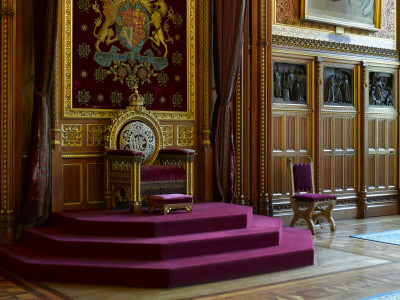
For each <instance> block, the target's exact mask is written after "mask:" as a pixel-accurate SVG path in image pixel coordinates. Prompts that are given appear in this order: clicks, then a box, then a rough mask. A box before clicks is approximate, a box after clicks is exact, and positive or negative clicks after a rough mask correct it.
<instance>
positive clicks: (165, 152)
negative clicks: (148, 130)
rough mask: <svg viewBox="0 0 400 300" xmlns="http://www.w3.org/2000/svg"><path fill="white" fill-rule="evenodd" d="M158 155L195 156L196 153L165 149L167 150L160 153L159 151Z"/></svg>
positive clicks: (186, 150)
mask: <svg viewBox="0 0 400 300" xmlns="http://www.w3.org/2000/svg"><path fill="white" fill-rule="evenodd" d="M158 154H166V155H189V156H194V154H195V151H194V150H192V149H175V148H165V149H160V151H158Z"/></svg>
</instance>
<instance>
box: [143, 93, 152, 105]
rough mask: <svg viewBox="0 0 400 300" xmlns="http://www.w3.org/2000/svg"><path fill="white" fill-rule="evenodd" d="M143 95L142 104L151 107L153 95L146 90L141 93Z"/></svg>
mask: <svg viewBox="0 0 400 300" xmlns="http://www.w3.org/2000/svg"><path fill="white" fill-rule="evenodd" d="M143 97H144V106H145V107H151V105H152V104H153V102H154V95H153V94H152V93H150V92H147V93H146V94H144V95H143Z"/></svg>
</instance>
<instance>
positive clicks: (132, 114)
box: [106, 89, 164, 165]
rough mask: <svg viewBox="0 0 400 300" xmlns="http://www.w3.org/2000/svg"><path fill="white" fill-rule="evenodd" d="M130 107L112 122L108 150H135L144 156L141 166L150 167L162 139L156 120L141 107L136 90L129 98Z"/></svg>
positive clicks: (162, 146) (141, 102)
mask: <svg viewBox="0 0 400 300" xmlns="http://www.w3.org/2000/svg"><path fill="white" fill-rule="evenodd" d="M129 102H130V105H129V106H128V107H127V108H126V110H125V111H122V112H121V113H120V115H119V117H118V118H116V119H114V120H113V121H112V124H111V125H110V127H109V133H108V135H107V137H106V140H107V146H106V148H108V149H109V150H117V149H120V150H137V151H141V152H143V154H144V158H143V161H142V164H145V165H150V164H152V163H153V162H154V161H155V159H156V158H157V155H158V151H159V150H160V148H164V139H163V135H162V131H161V127H160V124H159V122H158V120H157V119H156V118H155V117H154V116H153V115H152V114H151V113H149V112H147V111H146V109H145V108H144V107H143V97H142V96H141V95H139V93H138V91H137V89H136V90H135V93H134V94H132V95H131V96H130V97H129Z"/></svg>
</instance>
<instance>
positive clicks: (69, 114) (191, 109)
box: [62, 0, 196, 120]
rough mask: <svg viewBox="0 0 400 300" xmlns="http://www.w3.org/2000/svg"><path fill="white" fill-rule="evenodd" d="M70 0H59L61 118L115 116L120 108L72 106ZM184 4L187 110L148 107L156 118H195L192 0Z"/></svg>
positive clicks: (194, 57) (194, 53)
mask: <svg viewBox="0 0 400 300" xmlns="http://www.w3.org/2000/svg"><path fill="white" fill-rule="evenodd" d="M71 4H72V0H64V1H63V11H62V15H63V16H64V24H63V25H64V26H63V43H64V44H63V65H64V74H63V75H64V76H63V89H64V104H63V116H64V118H84V119H86V118H96V119H99V118H109V119H113V118H116V117H118V113H119V111H120V110H116V109H87V108H73V107H72V5H71ZM186 4H187V5H186V6H187V43H188V44H187V47H186V50H187V57H188V58H187V78H188V79H187V89H188V90H187V111H186V112H164V111H151V112H152V114H154V115H155V116H156V117H157V118H158V119H160V120H194V119H195V91H196V90H195V82H196V76H195V71H196V48H195V15H196V14H195V0H186Z"/></svg>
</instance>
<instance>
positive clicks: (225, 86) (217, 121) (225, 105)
mask: <svg viewBox="0 0 400 300" xmlns="http://www.w3.org/2000/svg"><path fill="white" fill-rule="evenodd" d="M214 3H215V15H214V18H215V26H214V45H213V46H214V75H215V82H216V85H217V88H216V91H217V99H216V102H215V106H214V115H213V121H212V138H211V143H212V146H213V148H214V173H215V181H214V199H215V200H217V201H222V202H232V201H233V199H234V197H235V194H236V184H235V181H236V159H235V145H234V137H233V118H232V110H231V102H232V101H233V99H234V98H235V93H236V83H237V78H238V74H239V72H240V66H241V60H242V48H243V28H244V17H245V11H246V7H247V0H230V1H225V0H215V1H214Z"/></svg>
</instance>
